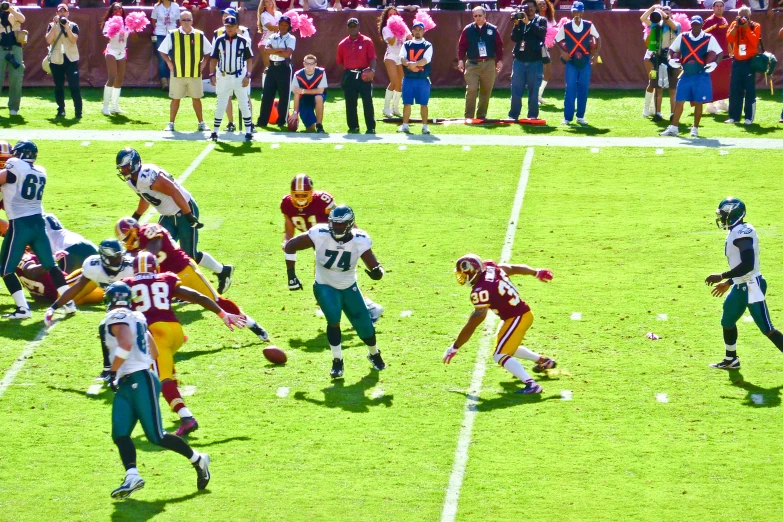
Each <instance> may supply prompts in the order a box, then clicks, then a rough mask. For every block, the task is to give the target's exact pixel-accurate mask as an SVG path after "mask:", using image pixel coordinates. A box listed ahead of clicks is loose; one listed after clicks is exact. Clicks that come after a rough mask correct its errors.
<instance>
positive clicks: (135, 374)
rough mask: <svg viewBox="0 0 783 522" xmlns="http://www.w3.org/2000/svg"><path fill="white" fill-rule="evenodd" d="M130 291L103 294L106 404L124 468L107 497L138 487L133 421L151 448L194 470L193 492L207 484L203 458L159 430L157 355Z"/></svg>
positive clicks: (115, 287) (119, 287) (120, 286)
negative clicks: (108, 380)
mask: <svg viewBox="0 0 783 522" xmlns="http://www.w3.org/2000/svg"><path fill="white" fill-rule="evenodd" d="M130 304H131V289H130V287H128V285H126V284H125V283H122V282H118V283H113V284H111V285H110V286H109V287H108V288H107V289H106V305H107V306H106V309H107V312H108V313H107V314H106V317H105V318H104V320H103V322H104V323H105V324H106V342H107V343H108V345H109V347H110V349H111V372H112V380H111V386H112V390H114V391H115V392H116V395H115V396H114V401H113V402H112V412H111V425H112V426H111V432H112V433H111V435H112V439H113V440H114V444H116V445H117V449H118V450H119V452H120V459H122V464H123V465H124V466H125V480H124V481H123V483H122V485H121V486H120V487H118V488H117V489H115V490H114V491H112V492H111V496H112V498H116V499H120V500H122V499H125V498H127V497H128V496H129V495H130V494H131V493H133V492H134V491H136V490H137V489H141V488H143V487H144V479H142V478H141V476H139V470H138V469H137V468H136V446H135V445H134V444H133V440H132V439H131V433H133V428H134V427H136V422H141V427H142V428H143V429H144V435H146V437H147V440H149V441H150V442H151V443H153V444H155V445H157V446H160V447H162V448H165V449H167V450H171V451H174V452H176V453H179V454H180V455H182V456H183V457H186V458H188V459H189V460H190V462H191V463H192V464H193V467H194V468H195V469H196V475H197V480H196V487H197V488H198V489H204V488H206V487H207V484H209V479H210V478H211V475H210V473H209V455H207V454H206V453H201V454H199V453H198V452H197V451H194V450H193V448H191V447H190V446H189V445H188V443H187V442H185V441H184V440H182V439H181V438H180V437H177V436H176V435H171V434H169V433H166V432H165V431H164V430H163V425H162V423H161V419H160V406H159V405H158V396H159V395H160V381H158V378H157V377H156V376H155V374H154V373H152V372H151V371H150V369H149V368H150V365H151V364H152V361H153V358H155V357H156V356H157V349H156V346H155V340H154V339H153V337H152V335H150V333H149V331H148V330H147V322H146V321H145V319H144V316H143V315H141V314H140V313H139V312H133V311H131V310H130Z"/></svg>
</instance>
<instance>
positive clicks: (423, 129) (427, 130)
mask: <svg viewBox="0 0 783 522" xmlns="http://www.w3.org/2000/svg"><path fill="white" fill-rule="evenodd" d="M421 133H422V134H430V128H429V127H428V126H427V124H426V123H425V124H424V125H422V126H421Z"/></svg>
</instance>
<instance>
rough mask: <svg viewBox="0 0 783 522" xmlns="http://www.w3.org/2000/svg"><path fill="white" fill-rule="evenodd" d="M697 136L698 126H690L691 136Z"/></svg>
mask: <svg viewBox="0 0 783 522" xmlns="http://www.w3.org/2000/svg"><path fill="white" fill-rule="evenodd" d="M698 137H699V128H698V127H691V138H698Z"/></svg>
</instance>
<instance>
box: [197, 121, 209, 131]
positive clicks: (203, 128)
mask: <svg viewBox="0 0 783 522" xmlns="http://www.w3.org/2000/svg"><path fill="white" fill-rule="evenodd" d="M196 130H197V131H198V132H204V131H208V130H209V129H208V128H207V124H206V123H204V122H203V121H202V122H199V124H198V129H196Z"/></svg>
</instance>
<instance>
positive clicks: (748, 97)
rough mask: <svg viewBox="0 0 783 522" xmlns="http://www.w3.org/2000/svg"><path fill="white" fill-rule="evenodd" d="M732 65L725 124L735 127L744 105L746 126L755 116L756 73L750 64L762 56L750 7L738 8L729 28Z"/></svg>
mask: <svg viewBox="0 0 783 522" xmlns="http://www.w3.org/2000/svg"><path fill="white" fill-rule="evenodd" d="M727 40H728V44H729V54H730V55H733V56H734V61H733V62H732V63H731V84H730V87H729V119H728V120H726V121H725V123H737V122H738V121H739V119H740V116H741V115H742V108H743V100H744V105H745V125H750V124H752V123H753V118H755V116H756V73H755V72H753V69H751V60H752V59H753V57H754V56H756V55H757V54H758V53H759V52H761V25H760V24H757V23H756V22H754V21H752V20H751V19H750V7H747V6H744V7H741V8H740V10H739V13H738V16H737V18H736V20H734V21H733V22H731V25H730V26H729V34H728V35H727Z"/></svg>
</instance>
